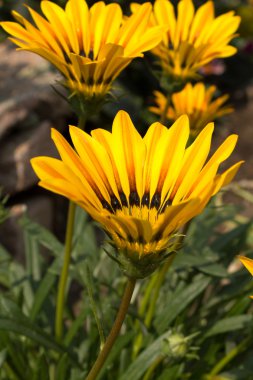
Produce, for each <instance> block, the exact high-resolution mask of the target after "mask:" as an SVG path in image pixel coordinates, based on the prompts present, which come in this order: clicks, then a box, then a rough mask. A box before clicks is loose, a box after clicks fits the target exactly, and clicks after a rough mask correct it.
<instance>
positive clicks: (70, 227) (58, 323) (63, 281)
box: [55, 116, 86, 341]
mask: <svg viewBox="0 0 253 380" xmlns="http://www.w3.org/2000/svg"><path fill="white" fill-rule="evenodd" d="M85 122H86V120H85V118H84V117H83V116H79V118H78V124H77V126H78V128H80V129H83V130H84V127H85ZM75 211H76V205H75V204H74V203H73V202H72V201H69V210H68V217H67V227H66V236H65V251H64V259H63V267H62V271H61V275H60V280H59V284H58V292H57V299H56V314H55V337H56V339H58V340H59V341H60V340H61V338H62V333H63V311H64V303H65V298H66V285H67V280H68V273H69V265H70V259H71V250H72V238H73V232H74V220H75Z"/></svg>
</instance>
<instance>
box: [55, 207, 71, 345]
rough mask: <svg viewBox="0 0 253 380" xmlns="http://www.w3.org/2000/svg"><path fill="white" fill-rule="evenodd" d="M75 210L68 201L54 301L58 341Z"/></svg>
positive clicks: (61, 330) (58, 338) (60, 334)
mask: <svg viewBox="0 0 253 380" xmlns="http://www.w3.org/2000/svg"><path fill="white" fill-rule="evenodd" d="M75 210H76V205H75V204H74V203H73V202H72V201H70V202H69V210H68V218H67V228H66V238H65V252H64V259H63V267H62V271H61V275H60V280H59V285H58V293H57V300H56V316H55V336H56V339H57V340H59V341H60V340H61V338H62V332H63V310H64V303H65V296H66V285H67V279H68V272H69V264H70V258H71V249H72V237H73V230H74V220H75Z"/></svg>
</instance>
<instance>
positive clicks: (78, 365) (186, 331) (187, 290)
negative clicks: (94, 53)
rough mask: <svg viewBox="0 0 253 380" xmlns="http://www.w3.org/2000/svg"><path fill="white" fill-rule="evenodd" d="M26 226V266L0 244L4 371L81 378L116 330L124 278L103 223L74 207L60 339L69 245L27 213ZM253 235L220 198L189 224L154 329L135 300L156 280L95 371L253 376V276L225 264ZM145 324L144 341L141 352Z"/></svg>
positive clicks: (46, 379) (126, 375) (103, 378)
mask: <svg viewBox="0 0 253 380" xmlns="http://www.w3.org/2000/svg"><path fill="white" fill-rule="evenodd" d="M231 221H233V222H232V223H231ZM239 221H240V222H239ZM20 224H21V226H22V228H23V230H24V240H25V247H26V258H25V263H24V265H21V264H18V263H17V262H15V260H13V259H12V258H11V256H10V254H9V253H8V252H7V251H6V250H5V249H4V248H3V247H2V246H0V262H1V267H0V283H1V286H2V290H1V293H2V294H1V301H0V368H1V370H0V379H1V380H7V379H8V380H9V379H15V380H17V379H21V380H23V379H28V378H29V379H41V380H53V379H60V380H65V379H66V380H67V379H70V380H81V379H84V378H85V374H87V371H88V369H89V368H90V367H91V365H92V363H93V362H94V360H95V358H96V356H97V353H98V352H97V350H98V347H99V344H100V343H99V342H100V339H101V331H102V330H103V331H105V335H107V334H108V332H109V330H110V327H111V325H112V322H113V320H114V317H115V314H116V309H117V308H118V304H119V299H120V296H121V294H122V291H123V287H124V281H125V280H124V279H122V277H121V275H120V273H119V270H118V268H117V265H116V264H115V263H113V262H112V261H111V260H110V259H109V258H108V256H107V255H106V254H105V253H104V252H103V251H101V248H100V245H101V244H100V242H102V241H103V240H104V236H103V235H101V231H100V230H98V229H97V227H96V225H95V224H94V223H93V222H92V221H90V219H89V217H88V215H87V214H86V213H85V212H84V211H82V210H81V209H77V212H76V220H75V226H76V228H75V235H74V246H73V252H72V261H71V267H70V279H69V287H68V294H69V295H68V302H67V303H66V308H65V314H64V315H65V330H64V339H63V341H62V343H59V342H57V341H56V340H55V339H54V317H55V298H56V292H57V283H58V276H59V273H60V268H61V265H62V260H63V250H64V247H63V245H62V243H61V242H59V241H58V240H57V239H56V237H55V236H54V235H53V234H52V233H51V232H49V231H47V230H46V229H45V228H44V227H42V226H40V225H38V224H36V223H34V222H33V221H32V220H30V219H29V218H28V217H27V216H25V217H23V218H22V219H21V220H20ZM224 229H226V232H225V233H224V232H221V231H224ZM252 233H253V229H252V224H251V222H250V221H248V220H245V222H243V223H242V222H241V218H240V216H238V213H237V210H235V209H233V208H230V207H223V206H222V207H216V205H215V203H214V202H213V203H212V204H211V205H210V206H209V207H208V208H207V209H206V211H205V213H204V214H203V215H201V216H199V217H198V218H197V219H196V220H195V221H194V222H193V223H192V224H191V227H190V230H189V232H188V234H187V238H186V240H185V245H184V248H183V249H182V250H181V252H179V253H178V255H177V257H176V259H175V261H174V263H173V265H172V267H171V269H170V270H169V272H168V274H167V277H166V280H165V283H164V284H163V286H162V288H161V291H160V295H159V299H158V303H157V307H156V310H155V315H154V317H153V321H152V324H151V326H150V328H148V329H147V328H146V327H145V324H144V320H142V317H140V316H138V303H139V302H140V300H141V299H142V298H143V296H144V295H145V291H146V289H147V284H148V282H149V281H150V279H146V280H143V281H140V282H139V286H138V292H137V294H136V299H135V304H134V305H132V306H131V307H130V310H129V313H128V316H127V318H126V321H125V328H124V329H123V332H122V334H121V336H120V337H119V338H118V340H117V341H116V344H115V345H114V347H113V350H112V351H111V353H110V355H109V357H108V358H107V361H106V365H105V366H104V367H103V369H102V371H101V373H100V374H99V376H98V379H100V380H110V379H119V380H126V379H135V380H138V379H145V380H147V379H159V380H165V379H166V380H170V379H173V380H176V379H190V380H196V379H200V380H201V379H203V380H204V379H208V380H211V379H213V380H214V379H240V380H243V379H245V380H246V379H247V380H248V379H250V377H249V376H250V375H249V374H250V373H252V372H251V371H252V368H251V367H252V364H251V361H250V360H248V358H249V356H250V354H251V353H252V339H253V336H252V335H253V334H252V325H253V321H252V303H251V300H250V299H249V298H248V295H249V294H252V293H251V292H252V288H253V283H252V281H251V279H250V277H249V275H248V273H247V272H246V271H245V270H243V271H241V270H240V271H238V270H236V271H234V272H231V270H228V268H229V267H230V264H231V262H234V261H235V260H236V259H235V255H236V254H238V253H242V252H247V253H251V250H252V248H251V246H250V243H251V242H252ZM99 241H100V242H99ZM202 247H204V248H202ZM45 248H46V249H47V251H49V252H50V255H51V258H49V259H48V258H47V259H46V258H45V257H44V255H43V251H45ZM235 262H236V261H235ZM237 264H238V262H237ZM87 268H89V269H87ZM94 313H95V315H96V318H94ZM136 317H138V318H139V322H140V324H138V325H136V324H134V321H135V319H136ZM144 318H145V315H144ZM98 326H99V328H100V332H99V329H98ZM140 331H141V332H142V333H143V338H144V339H143V342H142V347H141V350H140V352H139V354H138V355H137V357H134V356H133V354H132V352H133V344H134V341H135V338H136V336H137V335H138V333H139V332H140ZM175 342H176V343H175ZM237 347H238V352H237V351H236V348H237ZM182 350H183V351H182ZM234 352H235V354H234ZM229 355H232V359H231V360H229V359H226V358H227V357H228V358H229ZM131 358H132V359H131ZM224 358H225V361H224ZM220 363H221V364H220ZM223 363H225V365H223ZM216 368H220V370H219V371H218V372H217V371H216ZM212 371H213V372H212ZM216 372H217V373H216ZM212 373H213V375H212ZM210 374H211V375H210ZM210 376H211V377H210Z"/></svg>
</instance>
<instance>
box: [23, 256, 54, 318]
mask: <svg viewBox="0 0 253 380" xmlns="http://www.w3.org/2000/svg"><path fill="white" fill-rule="evenodd" d="M59 261H60V259H58V258H57V259H56V260H55V261H54V262H53V264H52V265H51V266H50V268H49V269H48V271H47V273H46V275H45V276H44V278H43V280H42V281H41V282H40V285H39V287H38V289H37V291H36V294H35V296H34V302H33V305H32V309H31V312H30V317H31V320H32V321H34V320H35V319H36V317H37V315H38V313H39V312H40V310H41V308H42V306H43V303H44V302H45V300H46V299H47V297H48V295H49V292H50V291H51V289H52V288H53V286H54V284H55V281H56V278H57V277H56V274H55V273H54V272H55V270H56V268H58V267H59Z"/></svg>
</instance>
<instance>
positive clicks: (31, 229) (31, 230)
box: [19, 215, 64, 256]
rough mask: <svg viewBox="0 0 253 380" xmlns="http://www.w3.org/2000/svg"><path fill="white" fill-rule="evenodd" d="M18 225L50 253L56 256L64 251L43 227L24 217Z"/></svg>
mask: <svg viewBox="0 0 253 380" xmlns="http://www.w3.org/2000/svg"><path fill="white" fill-rule="evenodd" d="M19 223H20V225H21V227H22V228H23V229H24V230H25V231H26V232H27V234H28V235H29V236H30V237H32V238H33V239H35V241H37V242H38V243H40V244H41V245H42V246H43V247H46V248H48V249H49V250H50V252H52V253H54V254H55V255H57V256H58V255H61V254H62V252H63V249H64V247H63V245H62V244H61V243H60V242H59V240H58V239H57V238H56V237H55V236H54V235H53V234H52V233H51V232H50V231H48V230H47V229H46V228H45V227H42V226H40V225H39V224H38V223H35V222H33V221H31V220H30V219H29V218H28V217H27V216H26V215H24V216H23V217H22V218H21V219H20V221H19Z"/></svg>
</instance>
